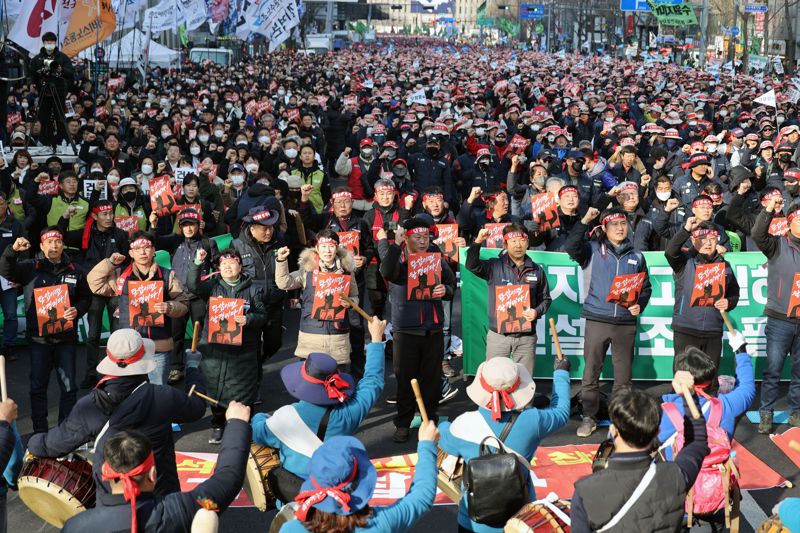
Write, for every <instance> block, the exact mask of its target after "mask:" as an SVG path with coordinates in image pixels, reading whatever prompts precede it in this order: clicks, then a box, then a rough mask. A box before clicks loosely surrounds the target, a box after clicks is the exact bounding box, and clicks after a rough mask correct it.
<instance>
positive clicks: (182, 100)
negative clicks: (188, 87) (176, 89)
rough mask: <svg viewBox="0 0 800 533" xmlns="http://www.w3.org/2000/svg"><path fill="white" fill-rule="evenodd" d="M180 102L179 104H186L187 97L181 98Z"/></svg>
mask: <svg viewBox="0 0 800 533" xmlns="http://www.w3.org/2000/svg"><path fill="white" fill-rule="evenodd" d="M178 104H179V105H186V98H179V99H178Z"/></svg>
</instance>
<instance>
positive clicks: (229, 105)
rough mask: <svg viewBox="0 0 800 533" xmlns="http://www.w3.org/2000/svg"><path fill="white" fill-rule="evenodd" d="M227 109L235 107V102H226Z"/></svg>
mask: <svg viewBox="0 0 800 533" xmlns="http://www.w3.org/2000/svg"><path fill="white" fill-rule="evenodd" d="M225 109H233V104H232V103H230V102H225Z"/></svg>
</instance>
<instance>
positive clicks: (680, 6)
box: [647, 0, 697, 26]
mask: <svg viewBox="0 0 800 533" xmlns="http://www.w3.org/2000/svg"><path fill="white" fill-rule="evenodd" d="M647 5H648V6H649V7H650V11H652V12H653V15H655V17H656V19H658V23H659V24H663V25H664V26H691V25H692V24H697V17H696V16H695V14H694V9H693V8H692V5H691V4H690V3H689V2H687V1H686V0H683V1H682V2H680V3H677V4H673V3H662V2H660V1H659V0H647Z"/></svg>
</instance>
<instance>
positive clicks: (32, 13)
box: [8, 0, 61, 56]
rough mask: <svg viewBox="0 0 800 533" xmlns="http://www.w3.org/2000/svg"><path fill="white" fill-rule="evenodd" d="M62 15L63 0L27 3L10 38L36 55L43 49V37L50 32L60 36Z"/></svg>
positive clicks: (12, 29) (9, 35)
mask: <svg viewBox="0 0 800 533" xmlns="http://www.w3.org/2000/svg"><path fill="white" fill-rule="evenodd" d="M60 13H61V0H43V1H38V2H32V1H28V2H25V3H24V4H23V5H22V9H21V11H20V13H19V17H18V18H17V21H16V23H14V27H13V28H11V31H10V32H9V33H8V38H9V39H11V40H12V41H14V42H15V43H17V44H18V45H20V46H21V47H22V48H24V49H25V50H27V51H28V52H30V54H31V55H32V56H33V55H36V54H38V53H39V51H40V50H41V48H42V35H44V34H45V33H47V32H49V31H51V32H53V33H55V34H58V22H59V18H60V16H61V15H60Z"/></svg>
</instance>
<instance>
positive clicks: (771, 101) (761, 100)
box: [753, 89, 778, 107]
mask: <svg viewBox="0 0 800 533" xmlns="http://www.w3.org/2000/svg"><path fill="white" fill-rule="evenodd" d="M753 102H754V103H756V104H761V105H767V106H770V107H777V106H778V104H777V102H776V99H775V89H772V90H770V91H769V92H766V93H764V94H762V95H761V96H759V97H758V98H756V99H755V100H753Z"/></svg>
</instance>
